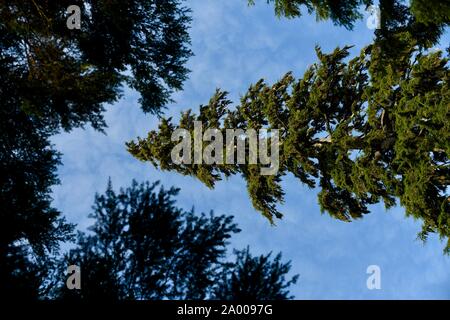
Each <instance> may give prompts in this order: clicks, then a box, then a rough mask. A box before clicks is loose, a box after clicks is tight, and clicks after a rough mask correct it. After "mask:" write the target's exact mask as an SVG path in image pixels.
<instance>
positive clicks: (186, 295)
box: [56, 182, 297, 300]
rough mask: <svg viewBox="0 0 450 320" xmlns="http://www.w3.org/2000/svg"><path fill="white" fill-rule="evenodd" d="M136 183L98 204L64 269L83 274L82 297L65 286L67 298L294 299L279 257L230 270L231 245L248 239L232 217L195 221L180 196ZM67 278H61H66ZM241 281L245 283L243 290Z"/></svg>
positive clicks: (245, 255)
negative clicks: (77, 269)
mask: <svg viewBox="0 0 450 320" xmlns="http://www.w3.org/2000/svg"><path fill="white" fill-rule="evenodd" d="M157 186H158V183H154V184H148V183H146V184H140V185H138V184H137V183H136V182H133V184H132V186H131V187H130V188H127V189H125V190H123V189H121V190H120V192H119V193H115V192H114V191H113V189H112V186H111V183H110V184H109V185H108V189H107V191H106V193H105V194H104V195H98V196H96V200H95V205H94V207H93V209H94V212H93V213H92V214H91V215H90V217H91V218H93V219H95V220H94V224H93V225H92V227H91V228H90V232H88V233H79V237H78V241H77V247H76V248H75V249H72V250H70V252H69V253H68V254H67V256H66V257H65V258H64V259H63V260H62V261H61V264H62V266H63V267H62V269H63V268H64V266H65V267H66V268H67V266H68V265H78V266H80V268H81V275H82V276H81V290H79V291H76V290H75V291H69V290H68V289H66V288H65V283H63V284H62V287H60V289H59V292H57V293H56V296H57V297H60V298H66V299H67V298H78V299H80V298H81V299H86V300H98V299H114V300H115V299H121V300H122V299H147V300H148V299H152V300H153V299H215V298H218V297H219V298H226V299H237V298H244V297H245V298H254V299H288V298H289V292H288V287H289V286H290V285H292V284H293V283H295V282H296V279H297V277H294V278H293V279H292V280H286V279H285V276H286V274H287V273H289V270H290V263H287V264H284V263H282V262H281V256H280V255H278V256H277V257H276V258H275V259H274V260H273V261H272V260H271V259H270V255H267V256H261V257H256V258H253V257H252V256H251V255H250V254H249V252H248V249H247V250H245V251H243V252H241V253H239V254H238V256H237V259H236V261H235V262H227V260H226V258H227V256H226V254H227V245H228V244H229V239H230V237H231V236H232V235H233V234H235V233H237V232H240V230H239V229H238V227H237V225H236V224H235V223H234V222H233V217H232V216H225V215H220V216H217V215H214V214H213V213H210V214H209V215H206V214H201V215H197V214H194V212H193V210H192V211H188V212H186V211H183V210H181V209H179V208H177V207H176V206H175V201H174V196H176V194H177V193H178V189H174V188H171V189H169V190H165V189H164V188H162V187H161V188H160V190H159V191H157V190H156V188H157ZM60 275H61V272H60ZM238 279H242V280H245V282H242V283H241V284H240V285H239V286H236V281H238Z"/></svg>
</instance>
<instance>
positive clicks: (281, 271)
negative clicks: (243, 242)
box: [214, 248, 298, 301]
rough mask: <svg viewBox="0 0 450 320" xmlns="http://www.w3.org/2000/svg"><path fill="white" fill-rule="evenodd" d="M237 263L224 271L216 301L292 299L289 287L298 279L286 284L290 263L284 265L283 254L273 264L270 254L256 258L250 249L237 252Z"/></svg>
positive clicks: (217, 290)
mask: <svg viewBox="0 0 450 320" xmlns="http://www.w3.org/2000/svg"><path fill="white" fill-rule="evenodd" d="M235 255H236V261H235V262H234V263H230V264H228V265H227V266H226V267H225V268H224V269H223V271H222V274H221V276H219V280H218V281H217V283H218V286H217V288H216V290H215V296H214V297H215V298H216V299H219V300H240V301H242V300H246V301H248V300H251V301H261V300H285V299H292V298H293V297H292V296H289V290H288V288H289V287H290V286H291V285H292V284H295V283H296V281H297V279H298V276H294V277H293V278H292V279H291V280H289V281H287V280H286V279H285V275H286V274H288V273H289V270H290V268H291V265H290V263H287V264H284V263H282V262H281V253H279V254H278V255H276V257H275V259H274V260H273V261H271V254H270V253H269V254H267V255H261V256H259V257H253V256H252V255H251V253H250V250H249V248H247V249H246V250H241V251H235Z"/></svg>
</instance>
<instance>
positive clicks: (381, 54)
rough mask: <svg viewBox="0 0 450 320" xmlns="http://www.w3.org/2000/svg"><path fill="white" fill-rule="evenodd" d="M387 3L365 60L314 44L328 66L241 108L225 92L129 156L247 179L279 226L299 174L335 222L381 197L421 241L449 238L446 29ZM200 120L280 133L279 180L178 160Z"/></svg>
mask: <svg viewBox="0 0 450 320" xmlns="http://www.w3.org/2000/svg"><path fill="white" fill-rule="evenodd" d="M287 2H288V1H281V0H280V1H279V2H278V3H287ZM317 3H319V2H317ZM320 3H322V2H320ZM417 3H418V2H417ZM382 5H384V6H385V9H386V8H387V6H388V5H392V6H391V7H390V8H389V10H387V9H386V12H385V17H386V16H387V17H389V18H388V19H386V20H385V22H384V25H383V26H382V28H381V29H380V30H378V31H377V37H376V39H375V41H374V43H373V44H372V45H370V46H369V47H367V48H365V49H363V50H362V52H361V54H360V55H359V56H356V57H355V58H353V59H351V60H349V59H348V55H349V52H348V49H349V47H345V48H343V49H339V48H338V49H336V50H335V51H334V52H332V53H331V54H324V53H323V52H322V51H321V50H320V49H319V48H316V51H317V56H318V60H319V61H318V62H317V63H316V64H314V65H313V66H311V67H310V68H308V69H307V71H306V72H305V73H304V75H303V77H301V78H300V79H295V78H294V77H293V76H292V74H291V73H287V74H286V75H285V76H284V77H283V78H282V79H281V80H280V81H278V82H276V83H275V84H273V85H268V84H266V83H265V82H264V80H260V81H258V82H257V83H256V84H254V85H252V86H251V87H250V88H249V90H248V91H247V93H245V94H244V96H243V97H242V98H241V103H240V104H239V105H237V106H236V107H232V106H231V104H232V102H231V101H229V100H228V99H227V93H226V92H224V91H221V90H218V91H217V92H216V94H215V95H214V96H213V97H212V98H211V100H210V102H209V103H208V104H207V105H205V106H201V107H200V112H199V114H198V115H195V114H194V113H192V112H191V111H188V112H185V113H183V114H182V117H181V120H180V123H179V124H174V123H173V122H172V120H171V119H163V120H162V121H161V124H160V127H159V130H158V131H152V132H150V133H149V135H148V137H147V138H146V139H141V138H139V139H138V140H137V141H133V142H130V143H129V144H128V148H129V151H130V152H131V154H133V155H134V156H135V157H136V158H138V159H140V160H142V161H149V162H151V163H152V164H154V165H155V166H157V167H160V168H161V169H163V170H172V171H177V172H179V173H181V174H184V175H191V176H195V177H197V178H198V179H200V180H201V181H202V182H204V183H205V184H206V185H207V186H208V187H213V186H214V184H215V183H216V182H217V181H219V180H221V179H222V178H223V177H227V176H230V175H234V174H241V175H242V176H243V178H244V179H245V180H246V182H247V188H248V192H249V195H250V198H251V200H252V203H253V205H254V207H255V208H256V209H257V210H258V211H261V212H262V213H263V214H264V216H266V217H267V218H268V219H270V221H271V222H272V221H273V219H274V217H277V218H281V217H282V214H281V212H279V211H278V210H277V204H278V203H282V202H283V200H284V191H283V190H282V187H281V179H282V177H283V176H284V175H286V174H292V175H293V176H295V177H296V178H298V179H299V180H300V181H301V182H302V183H304V184H306V185H307V186H308V187H310V188H313V187H316V186H318V187H319V188H320V193H319V203H320V206H321V208H322V210H323V211H326V212H328V213H329V214H330V215H331V216H333V217H335V218H338V219H341V220H343V221H351V220H353V219H358V218H361V217H362V216H363V215H364V214H367V213H369V206H370V205H372V204H375V203H379V202H381V201H383V202H384V204H385V206H386V207H387V208H390V207H392V206H394V205H395V203H396V200H399V201H400V204H401V205H402V206H403V207H404V208H405V210H406V214H407V215H411V216H413V217H415V218H417V219H420V220H421V221H422V222H423V231H422V232H421V234H420V237H421V238H422V239H425V238H426V237H427V235H428V234H429V233H430V232H436V233H438V234H439V235H440V236H441V237H442V238H447V239H448V237H449V236H450V197H449V193H448V192H449V189H448V186H449V183H450V167H449V158H448V157H449V154H450V127H449V125H450V108H449V106H450V90H449V63H448V54H445V53H444V52H441V51H436V52H434V51H428V50H427V49H428V48H430V47H431V46H433V45H434V44H436V42H437V41H438V39H439V36H440V34H441V32H442V30H443V27H444V26H445V25H446V23H447V21H444V22H442V21H441V22H440V23H439V24H433V25H430V24H422V23H419V22H416V21H415V19H414V16H411V14H410V10H409V8H408V7H405V6H403V5H401V4H399V3H397V2H395V1H382ZM417 10H418V9H417ZM382 14H383V12H382ZM416 14H417V13H416ZM196 120H197V121H202V122H203V127H204V129H205V130H206V129H207V128H217V129H219V130H220V131H221V132H222V133H223V135H225V130H226V129H228V128H230V129H234V128H242V129H244V130H246V129H248V128H253V129H260V128H267V129H280V130H281V134H280V135H281V138H280V140H281V141H280V164H279V166H280V169H279V171H278V174H276V175H273V176H262V175H260V167H261V165H250V164H248V163H249V161H248V158H247V161H246V164H244V165H231V164H217V163H216V164H212V165H211V164H208V165H207V164H202V165H186V164H175V163H173V162H172V159H171V154H170V150H172V149H173V147H174V146H175V145H176V144H177V143H176V142H172V141H171V136H172V132H173V131H174V130H176V129H177V128H183V129H187V130H189V131H190V132H191V133H192V131H193V124H194V121H196ZM191 136H193V134H191ZM206 144H207V143H206ZM247 148H248V146H247ZM225 153H226V150H225V148H224V151H223V154H224V155H225ZM248 154H249V152H248V150H247V152H246V155H248ZM235 158H236V157H235ZM223 162H224V163H225V161H223ZM446 252H450V242H448V244H447V246H446Z"/></svg>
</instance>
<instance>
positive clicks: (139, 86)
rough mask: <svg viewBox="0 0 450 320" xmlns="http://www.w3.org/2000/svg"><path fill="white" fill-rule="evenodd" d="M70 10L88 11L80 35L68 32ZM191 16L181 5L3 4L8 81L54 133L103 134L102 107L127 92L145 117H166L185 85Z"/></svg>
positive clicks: (141, 1)
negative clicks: (86, 127)
mask: <svg viewBox="0 0 450 320" xmlns="http://www.w3.org/2000/svg"><path fill="white" fill-rule="evenodd" d="M71 5H78V6H79V8H80V9H81V16H80V17H81V29H79V30H78V29H73V30H70V29H69V28H68V27H67V25H66V22H67V19H68V17H69V16H70V14H72V13H66V10H67V8H68V7H69V6H71ZM188 14H189V10H188V9H186V8H185V7H183V6H182V1H180V0H164V1H161V0H83V1H80V0H75V1H72V0H70V1H69V0H61V1H49V0H32V1H22V0H6V1H2V2H1V4H0V64H2V65H3V66H4V70H5V72H6V75H5V77H6V79H5V81H8V82H10V83H12V84H14V86H15V87H16V89H17V90H15V92H16V94H17V95H18V96H17V102H16V103H18V106H19V107H20V110H23V111H24V112H25V113H27V114H28V115H34V116H38V117H40V118H41V119H44V120H45V121H46V124H47V125H49V126H51V127H53V128H54V129H58V128H63V129H64V130H70V129H72V128H74V127H79V126H82V125H83V124H85V123H90V124H92V126H93V127H94V128H96V129H101V128H102V127H104V126H105V123H104V121H103V116H102V111H103V110H104V107H103V105H104V104H105V103H113V102H115V101H117V99H118V98H119V97H120V93H121V88H122V87H123V86H124V85H127V86H129V87H131V88H132V89H135V90H137V91H138V92H139V93H140V95H141V98H140V104H141V107H142V109H143V110H144V111H145V112H152V113H159V112H160V111H161V110H162V108H163V107H164V105H165V104H166V103H167V102H168V101H169V99H170V98H169V97H170V93H171V92H172V91H173V90H178V89H181V88H182V84H183V81H184V80H185V79H186V75H187V72H188V70H187V69H186V68H185V67H184V64H185V63H186V60H187V59H188V58H189V57H190V56H191V51H190V50H189V48H188V45H189V35H188V33H187V28H188V25H189V22H190V17H189V15H188ZM2 85H3V84H2Z"/></svg>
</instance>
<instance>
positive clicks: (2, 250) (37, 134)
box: [0, 65, 73, 299]
mask: <svg viewBox="0 0 450 320" xmlns="http://www.w3.org/2000/svg"><path fill="white" fill-rule="evenodd" d="M7 73H8V71H7V70H5V69H4V66H3V65H0V83H1V87H0V219H1V223H0V292H2V293H5V292H8V297H9V298H13V297H18V296H19V295H20V297H21V298H24V299H26V298H32V297H34V298H36V297H37V295H38V289H39V285H40V279H41V277H40V276H39V274H40V272H41V271H40V269H39V268H40V267H39V263H37V262H38V261H41V262H42V260H43V259H45V258H46V256H47V255H48V254H50V253H54V252H55V250H57V249H58V245H59V242H61V241H65V240H69V239H70V235H71V231H72V229H73V226H71V225H69V224H67V223H66V222H65V220H64V218H61V216H60V213H59V212H58V211H57V210H56V209H54V208H53V207H52V206H51V197H50V192H51V187H52V186H53V185H54V184H56V183H57V182H58V180H57V177H56V168H57V165H58V164H59V154H58V153H57V152H56V151H55V150H53V148H52V146H51V145H50V143H49V141H48V136H49V132H48V130H47V129H45V128H44V127H43V126H42V125H41V122H40V121H39V120H38V119H36V118H35V117H30V116H28V115H26V114H25V113H24V112H23V111H22V110H20V108H19V107H18V98H17V95H16V92H17V91H16V88H15V86H14V83H11V82H9V81H8V80H7V78H8V75H7ZM5 78H6V79H5Z"/></svg>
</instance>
